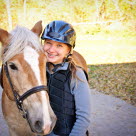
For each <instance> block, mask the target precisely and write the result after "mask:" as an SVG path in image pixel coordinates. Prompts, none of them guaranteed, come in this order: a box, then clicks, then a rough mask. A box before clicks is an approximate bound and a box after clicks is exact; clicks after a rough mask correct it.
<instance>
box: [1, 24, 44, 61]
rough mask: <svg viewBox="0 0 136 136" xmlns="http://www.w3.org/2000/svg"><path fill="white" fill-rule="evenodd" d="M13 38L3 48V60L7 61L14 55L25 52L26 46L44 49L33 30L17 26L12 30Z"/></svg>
mask: <svg viewBox="0 0 136 136" xmlns="http://www.w3.org/2000/svg"><path fill="white" fill-rule="evenodd" d="M10 34H11V39H10V43H9V45H8V46H7V47H6V48H5V49H3V51H4V53H3V55H2V62H3V63H5V62H6V61H8V60H9V59H11V58H12V57H14V56H15V55H17V54H20V53H21V52H23V50H24V48H25V47H26V46H31V47H33V48H34V49H35V50H37V51H39V50H42V46H41V44H40V42H39V37H38V36H37V35H36V34H35V33H33V32H32V31H31V30H29V29H27V28H25V27H21V26H17V27H16V28H15V29H14V30H12V31H11V33H10Z"/></svg>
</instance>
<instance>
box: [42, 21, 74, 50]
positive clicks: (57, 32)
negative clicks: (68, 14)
mask: <svg viewBox="0 0 136 136" xmlns="http://www.w3.org/2000/svg"><path fill="white" fill-rule="evenodd" d="M41 39H42V40H45V39H50V40H54V41H57V42H62V43H65V44H67V45H70V46H72V47H73V48H74V47H75V40H76V33H75V30H74V28H73V27H72V25H70V24H69V23H67V22H65V21H61V20H55V21H52V22H50V23H49V24H48V25H47V26H46V27H45V29H44V32H43V33H42V36H41Z"/></svg>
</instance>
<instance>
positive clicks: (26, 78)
mask: <svg viewBox="0 0 136 136" xmlns="http://www.w3.org/2000/svg"><path fill="white" fill-rule="evenodd" d="M41 32H42V24H41V21H39V22H37V23H36V24H35V25H34V27H33V28H32V29H31V30H29V29H27V28H25V27H20V26H18V27H16V28H15V29H14V30H12V31H11V32H10V33H9V32H7V31H6V30H3V29H0V42H1V43H2V53H1V58H2V64H3V66H2V73H1V74H2V84H3V92H4V93H5V94H6V96H7V98H8V100H9V101H11V102H16V104H17V106H16V107H15V108H18V109H19V111H20V112H22V113H23V116H24V118H26V120H27V121H28V124H29V126H30V128H31V130H32V131H33V132H34V133H37V134H42V135H46V134H48V133H50V132H51V131H52V129H53V128H54V125H55V122H56V116H55V114H54V112H53V110H52V108H51V106H50V103H49V97H48V93H47V87H46V86H47V79H46V62H47V60H46V56H45V54H44V52H43V49H42V45H41V44H40V42H39V36H40V34H41ZM15 114H16V113H15Z"/></svg>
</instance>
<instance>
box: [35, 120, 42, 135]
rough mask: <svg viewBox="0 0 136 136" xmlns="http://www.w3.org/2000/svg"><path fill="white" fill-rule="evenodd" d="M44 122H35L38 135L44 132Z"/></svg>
mask: <svg viewBox="0 0 136 136" xmlns="http://www.w3.org/2000/svg"><path fill="white" fill-rule="evenodd" d="M42 127H43V122H42V121H39V120H37V121H36V122H35V130H36V131H37V132H38V133H41V132H42V131H43V128H42Z"/></svg>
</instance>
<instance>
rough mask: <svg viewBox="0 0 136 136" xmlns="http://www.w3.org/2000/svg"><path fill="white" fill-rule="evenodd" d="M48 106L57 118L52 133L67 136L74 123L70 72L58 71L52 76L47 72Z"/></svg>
mask: <svg viewBox="0 0 136 136" xmlns="http://www.w3.org/2000/svg"><path fill="white" fill-rule="evenodd" d="M47 79H48V88H49V98H50V104H51V107H52V109H53V111H54V113H55V114H56V116H57V122H56V125H55V128H54V129H53V132H54V133H55V134H56V135H60V136H68V135H69V134H70V132H71V130H72V128H73V126H74V123H75V121H76V116H75V101H74V96H73V95H72V94H71V89H70V81H71V72H70V70H60V71H57V72H55V73H53V74H51V75H50V74H49V73H48V72H47Z"/></svg>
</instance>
